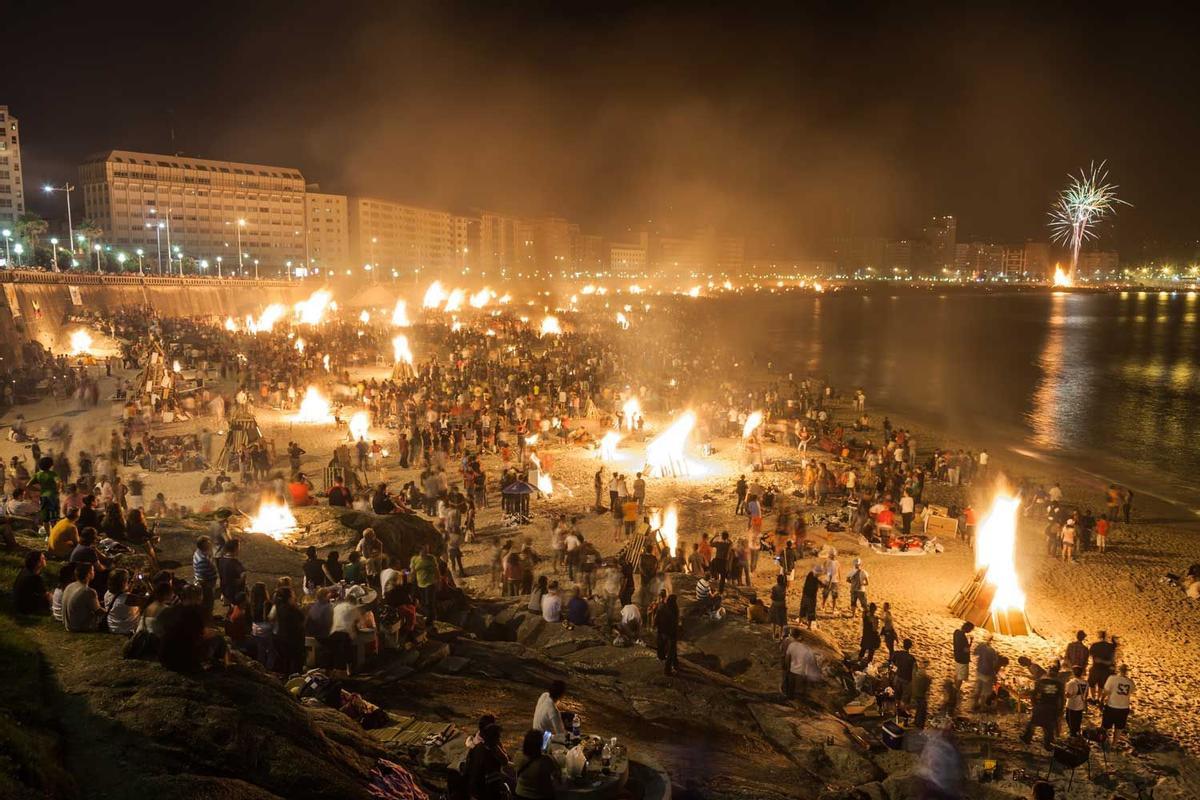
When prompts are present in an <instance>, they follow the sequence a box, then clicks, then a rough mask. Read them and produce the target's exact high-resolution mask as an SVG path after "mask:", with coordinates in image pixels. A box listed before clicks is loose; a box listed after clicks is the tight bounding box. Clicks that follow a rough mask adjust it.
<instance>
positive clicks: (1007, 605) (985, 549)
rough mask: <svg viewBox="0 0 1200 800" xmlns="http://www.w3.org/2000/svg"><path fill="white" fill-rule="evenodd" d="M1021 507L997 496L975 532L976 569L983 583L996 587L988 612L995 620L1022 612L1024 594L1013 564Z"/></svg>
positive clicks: (1002, 496)
mask: <svg viewBox="0 0 1200 800" xmlns="http://www.w3.org/2000/svg"><path fill="white" fill-rule="evenodd" d="M1020 507H1021V500H1020V498H1018V497H1011V496H1009V495H1006V494H1000V495H997V496H996V499H995V500H993V501H992V508H991V510H990V511H988V514H987V516H986V517H984V518H983V521H982V522H981V523H980V524H979V529H978V530H977V531H976V532H975V569H977V570H980V569H986V570H987V572H986V574H985V576H984V581H985V582H986V583H989V584H992V585H993V586H995V587H996V594H995V596H994V597H993V598H992V607H991V612H992V614H993V615H997V616H998V615H999V614H1001V613H1003V612H1005V611H1009V610H1013V611H1024V610H1025V592H1024V591H1023V590H1022V589H1021V581H1020V579H1019V578H1018V577H1017V564H1016V560H1015V554H1016V546H1017V511H1018V510H1019V509H1020Z"/></svg>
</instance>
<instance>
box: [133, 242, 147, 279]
mask: <svg viewBox="0 0 1200 800" xmlns="http://www.w3.org/2000/svg"><path fill="white" fill-rule="evenodd" d="M134 252H135V253H137V257H138V275H145V274H146V272H145V270H143V269H142V256H143V255H145V253H146V251H145V250H143V249H142V248H140V247H139V248H138V249H137V250H135V251H134Z"/></svg>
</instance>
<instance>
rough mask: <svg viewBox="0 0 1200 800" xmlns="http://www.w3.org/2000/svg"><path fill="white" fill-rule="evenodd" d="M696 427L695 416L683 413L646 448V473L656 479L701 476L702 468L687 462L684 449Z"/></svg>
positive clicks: (692, 413) (690, 413)
mask: <svg viewBox="0 0 1200 800" xmlns="http://www.w3.org/2000/svg"><path fill="white" fill-rule="evenodd" d="M695 427H696V414H695V412H692V411H685V412H684V413H683V414H682V415H680V417H679V418H678V419H676V420H675V421H674V422H672V423H671V427H669V428H667V429H666V430H665V431H663V432H662V433H660V434H659V435H658V436H657V437H656V438H655V439H654V440H653V441H651V442H650V444H648V445H647V446H646V471H647V472H648V473H649V474H650V475H652V476H654V477H658V478H677V477H682V476H685V475H699V474H703V471H704V470H703V468H701V467H700V466H699V465H698V464H693V463H691V462H690V461H688V459H687V456H686V454H685V453H684V449H685V448H686V447H687V441H688V436H689V435H691V432H692V429H693V428H695Z"/></svg>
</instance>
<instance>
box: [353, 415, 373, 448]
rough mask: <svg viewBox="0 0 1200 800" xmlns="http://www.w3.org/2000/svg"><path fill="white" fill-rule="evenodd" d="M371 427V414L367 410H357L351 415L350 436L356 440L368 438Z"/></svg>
mask: <svg viewBox="0 0 1200 800" xmlns="http://www.w3.org/2000/svg"><path fill="white" fill-rule="evenodd" d="M370 427H371V415H370V414H368V413H367V412H366V411H355V412H354V414H353V416H351V417H350V438H352V439H353V440H354V441H356V442H357V441H358V440H359V439H366V438H367V433H368V429H369V428H370Z"/></svg>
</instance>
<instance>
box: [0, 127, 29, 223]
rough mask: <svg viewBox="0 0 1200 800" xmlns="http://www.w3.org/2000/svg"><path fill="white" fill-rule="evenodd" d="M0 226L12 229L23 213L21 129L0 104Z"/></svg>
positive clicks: (23, 188)
mask: <svg viewBox="0 0 1200 800" xmlns="http://www.w3.org/2000/svg"><path fill="white" fill-rule="evenodd" d="M0 131H3V133H4V137H3V138H2V139H0V228H5V229H7V230H12V229H13V228H14V227H15V226H16V224H17V220H18V219H20V217H21V215H22V214H24V213H25V182H24V180H23V179H22V177H21V130H20V125H19V124H18V122H17V118H16V117H14V116H13V115H12V114H11V113H9V110H8V106H0Z"/></svg>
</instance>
